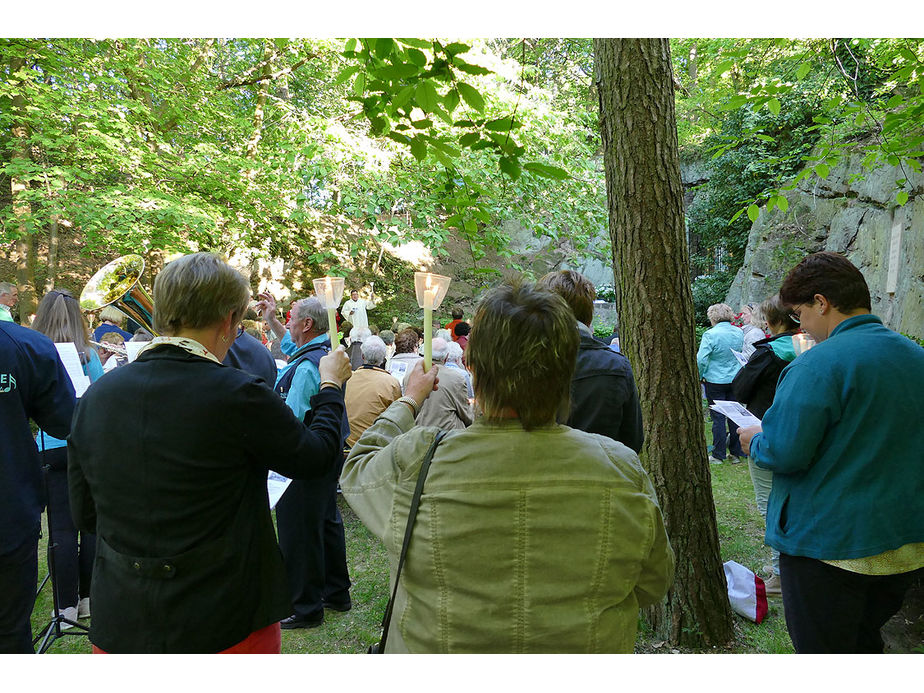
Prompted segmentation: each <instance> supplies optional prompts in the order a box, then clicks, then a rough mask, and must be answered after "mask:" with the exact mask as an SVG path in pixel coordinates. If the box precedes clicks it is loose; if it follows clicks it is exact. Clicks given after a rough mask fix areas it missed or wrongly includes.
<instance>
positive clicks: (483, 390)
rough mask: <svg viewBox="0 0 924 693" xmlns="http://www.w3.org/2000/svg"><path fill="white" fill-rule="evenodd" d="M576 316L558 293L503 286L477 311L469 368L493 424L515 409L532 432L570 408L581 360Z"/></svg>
mask: <svg viewBox="0 0 924 693" xmlns="http://www.w3.org/2000/svg"><path fill="white" fill-rule="evenodd" d="M579 340H580V338H579V335H578V331H577V330H576V329H575V326H574V313H573V312H572V310H571V308H569V307H568V304H567V303H566V302H565V299H564V298H562V297H561V296H559V295H558V294H557V293H554V292H552V291H549V290H547V289H545V288H543V287H539V286H534V285H531V284H520V283H512V284H503V285H501V286H499V287H497V288H495V289H492V290H491V291H490V292H488V294H487V295H486V296H485V297H484V298H483V299H482V300H481V302H480V303H479V304H478V307H477V308H476V309H475V317H474V318H473V320H472V333H471V338H470V341H469V343H468V349H467V350H466V363H467V365H468V366H469V368H470V369H471V371H472V375H473V385H474V388H475V396H476V398H477V399H478V401H479V403H480V404H481V408H482V410H483V411H484V414H485V417H486V418H487V419H488V420H491V419H495V420H496V419H498V418H499V414H500V412H502V411H503V410H504V409H506V408H508V407H509V408H510V409H513V410H514V411H515V412H516V414H517V416H518V417H519V419H520V423H521V424H522V426H523V428H525V429H526V430H527V431H528V430H530V429H532V428H536V427H537V426H545V425H548V424H551V423H554V422H555V417H556V414H558V412H559V411H560V410H561V409H563V408H566V407H567V406H568V403H569V397H570V391H571V377H572V375H573V374H574V364H575V361H576V359H577V351H578V343H579Z"/></svg>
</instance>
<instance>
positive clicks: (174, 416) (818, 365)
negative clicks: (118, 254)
mask: <svg viewBox="0 0 924 693" xmlns="http://www.w3.org/2000/svg"><path fill="white" fill-rule="evenodd" d="M369 289H370V290H369V292H368V298H361V297H360V291H359V290H352V291H351V292H350V297H349V298H348V299H347V300H346V301H345V302H344V303H343V306H342V307H341V309H340V310H339V311H338V316H337V318H338V324H337V325H330V324H328V312H327V310H326V309H325V308H324V307H323V306H322V304H321V302H320V301H319V300H318V299H317V298H315V297H310V296H309V297H307V298H302V299H297V300H293V301H291V302H290V303H289V304H288V309H287V310H285V311H284V313H285V314H284V315H283V312H282V311H280V309H279V306H278V304H277V300H276V298H275V297H274V296H273V295H272V294H270V293H269V292H264V293H261V294H260V295H259V296H258V297H257V298H256V299H253V298H252V297H251V295H250V290H249V286H248V283H247V281H246V279H245V278H244V277H243V275H241V274H240V273H238V272H237V271H236V270H234V269H232V268H231V267H230V266H228V265H227V264H226V263H225V262H224V261H223V260H222V259H220V258H219V257H218V256H216V255H213V254H209V253H196V254H192V255H188V256H185V257H182V258H179V259H177V260H174V261H172V262H170V263H168V264H167V265H166V266H165V268H164V269H163V270H162V271H161V272H160V273H159V274H158V275H157V277H156V278H155V282H154V290H153V297H154V310H153V316H152V325H151V326H149V327H151V329H150V330H148V329H146V328H145V327H144V326H139V325H133V324H127V323H126V321H125V317H124V316H123V315H122V314H121V313H120V312H119V311H117V310H114V309H111V308H110V309H104V310H103V311H102V312H101V313H100V315H99V316H98V319H99V324H98V325H97V326H96V328H95V329H94V330H93V332H92V333H91V332H90V329H89V327H90V326H89V323H88V320H87V317H86V315H84V314H83V313H82V312H81V310H80V307H79V303H78V301H77V300H76V299H75V298H74V296H72V295H71V294H70V293H69V292H67V291H63V290H55V291H51V292H49V293H48V294H47V295H46V296H45V297H44V298H43V299H42V301H41V302H40V304H39V306H38V308H37V310H36V316H35V320H34V322H33V324H32V329H27V328H24V327H20V326H19V325H15V324H13V323H12V322H11V320H7V319H6V318H5V317H4V316H5V315H8V314H9V312H10V311H9V308H11V307H14V306H15V305H16V298H17V296H16V294H17V292H16V287H15V285H11V284H5V283H0V320H2V321H0V355H2V357H3V360H2V361H0V363H2V366H0V413H2V416H3V419H4V421H9V422H10V429H9V430H10V432H11V435H10V436H4V440H3V443H2V447H0V474H2V481H3V484H2V486H0V594H2V596H0V652H31V651H32V644H31V633H30V626H29V617H30V615H31V611H32V608H33V604H34V601H35V584H36V579H37V540H38V534H39V526H40V523H39V519H40V513H41V511H42V507H43V506H44V505H47V508H48V521H49V523H50V524H51V525H52V526H53V527H54V531H55V537H56V548H55V551H56V554H55V558H56V566H57V567H56V570H55V574H54V575H53V576H52V577H53V582H54V585H53V588H54V590H55V595H56V602H57V603H58V604H59V606H60V609H61V612H62V615H63V617H64V627H67V626H68V625H71V624H74V623H76V622H77V621H78V620H79V619H86V618H89V617H90V615H91V606H92V618H91V620H90V623H91V630H90V639H91V641H92V643H93V649H94V652H100V653H103V652H112V653H117V652H165V653H166V652H237V653H243V652H264V653H272V652H279V651H280V646H281V630H283V629H286V630H288V629H303V628H315V627H318V626H320V625H322V624H323V623H324V619H325V612H326V611H328V610H333V611H340V612H343V611H349V610H350V609H351V608H352V606H353V602H352V596H351V587H352V584H351V581H350V572H349V561H348V555H347V546H346V538H345V533H344V527H343V521H342V517H341V515H340V510H339V507H338V492H342V495H343V498H344V499H345V501H346V502H347V503H349V505H350V506H351V507H352V508H353V510H354V511H355V512H356V514H357V515H358V516H359V518H360V519H361V520H362V522H363V523H364V524H365V525H366V527H367V528H368V529H369V530H370V531H371V532H372V533H373V534H374V535H376V536H377V537H378V538H379V539H381V541H382V542H383V544H384V546H385V548H386V550H387V552H388V556H389V566H390V581H391V583H392V587H393V588H395V590H396V591H395V596H394V603H393V614H394V619H393V620H392V621H391V625H390V628H389V630H388V633H387V647H386V648H385V651H386V652H442V653H450V652H631V651H632V650H633V646H634V642H635V638H636V628H637V620H638V610H639V608H640V607H644V606H647V605H650V604H654V603H656V602H658V601H659V600H660V599H662V598H663V597H664V595H665V594H666V593H667V591H668V589H669V588H670V586H671V584H672V581H673V574H674V561H675V557H674V553H673V551H672V549H671V545H670V541H669V537H668V534H667V530H666V529H665V525H664V521H663V518H662V515H661V510H660V505H659V501H658V498H657V495H656V493H655V490H654V487H653V485H652V482H651V480H650V479H649V477H648V475H647V473H646V472H645V470H644V468H643V466H642V464H641V462H640V460H639V457H638V454H639V453H640V452H641V451H642V448H643V444H644V442H645V437H644V422H643V420H642V409H641V406H640V402H639V394H638V389H637V387H636V384H635V376H634V372H633V367H632V365H630V362H629V360H628V358H627V357H626V356H625V355H624V354H622V353H620V352H619V347H618V335H617V333H615V332H614V334H613V336H612V339H607V340H601V339H598V338H597V337H595V336H594V332H593V330H592V327H591V325H592V322H593V314H594V300H595V298H596V293H595V289H594V286H593V284H592V283H591V282H590V281H589V280H588V279H587V278H586V277H584V276H582V275H581V274H579V273H577V272H574V271H570V270H561V271H557V272H552V273H549V274H547V275H546V276H544V277H542V278H541V279H539V280H538V281H536V282H526V281H520V282H508V283H504V284H502V285H500V286H497V287H495V288H493V289H491V290H489V291H488V292H487V293H486V294H485V295H484V296H483V297H482V299H481V300H480V302H479V303H478V305H477V307H476V308H475V311H474V314H473V315H472V318H471V320H470V321H467V320H465V313H464V310H463V309H462V307H461V306H452V307H451V309H450V315H451V320H449V321H448V322H447V323H446V324H445V325H443V326H440V325H434V337H433V339H432V342H431V343H430V344H429V345H425V344H424V343H423V340H424V336H423V335H424V330H423V329H422V328H420V327H416V326H412V325H410V324H408V323H401V322H397V321H396V320H395V321H393V323H392V325H390V327H389V329H382V330H380V329H379V328H378V326H376V325H375V324H374V323H371V322H370V320H369V312H374V311H375V309H376V307H377V305H378V303H379V302H378V300H377V298H376V296H375V294H374V287H373V286H371V285H370V287H369ZM864 292H865V293H864ZM193 297H194V300H193ZM4 308H6V310H4ZM708 317H709V320H710V322H711V323H712V327H711V328H710V329H709V330H707V331H706V332H705V334H704V335H703V337H702V340H701V344H700V347H699V350H698V353H697V364H698V367H699V374H700V377H701V380H702V384H703V393H704V397H705V399H706V400H707V401H708V402H709V404H712V403H714V402H715V401H717V400H734V401H738V402H741V403H742V404H743V405H745V406H746V407H747V408H748V409H749V410H750V411H751V412H752V413H753V414H754V415H755V416H757V417H758V418H759V419H761V420H762V424H761V426H760V427H756V428H748V429H739V428H738V427H737V425H735V424H734V423H733V422H732V421H730V420H726V419H725V417H724V416H722V415H721V414H719V413H718V412H715V411H711V412H710V413H711V415H712V441H713V443H712V448H711V450H710V454H709V462H710V463H712V464H722V463H723V461H724V460H725V459H726V453H727V454H728V457H729V459H730V460H731V462H732V463H733V464H737V463H739V462H743V461H745V460H746V461H747V464H748V467H749V470H750V474H751V479H752V482H753V485H754V491H755V499H756V503H757V507H758V509H759V511H760V513H761V514H762V515H763V516H764V517H765V519H766V525H767V531H766V536H767V543H768V545H769V546H770V547H771V552H772V553H771V554H770V561H771V565H770V566H769V568H770V569H769V570H768V571H766V572H768V573H769V576H768V578H767V579H766V583H765V585H766V592H767V594H768V595H769V596H780V595H781V596H782V599H783V604H784V611H785V616H786V622H787V626H788V628H789V631H790V634H791V636H792V640H793V643H794V645H795V648H796V650H797V651H799V652H847V651H864V652H866V651H881V650H882V641H881V639H878V640H877V638H878V637H879V636H878V629H879V627H881V625H882V624H883V623H884V622H885V620H887V619H888V618H889V617H890V616H891V615H892V614H894V613H895V611H897V610H898V608H899V607H900V605H901V599H902V595H903V594H904V590H905V589H906V588H907V587H908V585H909V584H910V583H911V581H912V580H913V579H915V577H917V576H920V575H921V574H922V571H924V530H922V523H921V521H920V519H919V517H920V511H921V510H922V508H921V505H922V501H921V498H924V493H922V492H924V464H922V463H924V459H922V446H921V438H920V434H919V433H917V430H916V428H915V427H914V426H913V425H906V424H905V422H904V421H903V419H902V417H901V416H900V415H899V414H898V413H897V410H896V407H897V406H899V404H898V403H901V406H909V403H913V402H918V403H920V398H921V394H920V393H921V392H924V351H922V350H921V349H920V348H919V347H917V346H916V345H914V344H913V343H912V342H911V341H910V340H908V339H906V338H904V337H901V336H900V335H896V334H895V333H894V332H891V331H890V330H888V329H886V328H885V327H883V326H882V324H881V321H880V320H879V319H878V318H876V317H875V316H873V315H872V314H871V313H870V300H869V291H868V288H867V287H866V284H865V281H864V280H863V277H862V275H861V274H860V272H859V271H858V270H857V269H856V268H855V267H853V266H852V265H851V264H850V263H849V262H848V261H847V260H845V259H844V258H842V257H841V256H837V255H834V254H832V253H817V254H815V255H812V256H809V257H808V258H806V259H805V260H804V261H803V262H802V263H800V264H799V265H798V266H797V267H796V268H794V269H793V270H792V272H790V274H789V275H788V276H787V278H786V280H785V281H784V283H783V285H782V287H781V290H780V292H779V294H777V295H773V296H771V297H768V298H767V300H765V301H764V302H762V303H761V304H760V305H757V304H754V303H749V304H747V305H745V306H742V308H741V311H740V312H739V314H738V315H737V316H736V315H735V313H734V311H733V310H732V308H731V307H729V306H727V305H725V304H716V305H713V306H710V307H709V310H708ZM736 322H737V323H740V326H738V325H736V324H735V323H736ZM126 328H127V329H126ZM332 329H333V330H334V331H338V332H340V333H341V343H342V346H340V347H339V348H337V349H333V350H332V349H331V341H330V336H329V335H330V333H331V330H332ZM800 329H801V330H803V331H804V332H805V333H807V334H808V335H810V336H811V337H812V338H814V340H815V341H816V342H817V346H816V347H815V348H813V349H811V350H810V351H807V352H805V353H804V354H802V355H801V356H799V357H798V358H797V349H796V348H795V345H794V341H793V340H794V337H795V336H796V335H797V334H798V333H799V331H800ZM152 333H156V335H157V336H154V334H152ZM91 337H92V338H91ZM129 341H136V342H137V341H143V342H145V344H144V345H143V346H141V348H140V350H139V351H138V352H137V356H135V358H134V360H133V361H132V362H131V363H128V357H127V354H126V350H125V344H126V342H129ZM611 341H615V343H614V344H610V343H609V342H611ZM55 342H71V343H73V344H74V345H75V347H76V349H77V352H78V355H79V357H80V361H81V366H82V368H83V371H84V374H85V375H86V376H87V377H89V379H90V381H91V383H92V384H91V386H90V387H89V388H88V389H87V391H86V393H85V394H84V395H83V396H82V397H80V398H79V399H78V398H76V397H75V391H74V387H73V385H72V383H71V380H70V378H69V377H68V375H67V373H66V372H65V371H64V368H63V366H62V364H61V360H60V358H59V357H58V354H57V352H56V350H55V347H54V343H55ZM425 347H429V349H430V352H431V355H432V364H433V365H432V367H430V368H429V369H427V368H426V367H425V365H424V358H423V353H424V351H425ZM7 364H9V365H7ZM896 364H901V367H900V368H896V367H895V366H896ZM641 367H644V364H641ZM30 420H31V421H34V422H35V424H37V425H38V427H39V430H38V433H37V434H35V435H33V433H32V432H31V431H30V427H29V422H30ZM438 433H439V435H437V434H438ZM431 465H432V467H431ZM43 467H44V469H45V472H44V473H45V474H46V478H45V479H44V480H43V479H42V473H43V472H42V468H43ZM427 470H429V471H427ZM270 473H275V474H277V475H281V476H282V477H284V478H285V479H286V482H287V484H288V485H287V487H286V489H285V491H284V493H283V494H282V496H281V498H279V500H278V502H277V503H276V505H275V520H276V523H275V528H274V524H273V515H272V512H271V507H270V504H269V501H268V494H267V476H268V474H270ZM424 475H425V476H424ZM45 486H47V489H48V490H47V497H46V494H45V491H44V490H43V489H44V487H45ZM418 503H419V505H418ZM412 507H413V508H414V510H413V511H412ZM418 508H419V512H417V509H418ZM415 515H416V516H415ZM410 517H413V518H414V519H413V521H412V524H411V528H410V530H408V531H409V532H410V534H409V536H410V537H411V538H412V540H411V542H410V544H409V545H406V544H405V532H406V529H407V526H408V523H409V518H410ZM404 550H406V551H407V552H408V560H407V563H406V565H405V564H404V559H403V552H404ZM399 564H401V565H404V568H403V569H402V571H401V574H400V579H397V573H398V570H399V568H398V566H399ZM831 609H836V610H837V614H836V616H835V615H833V614H832V613H830V610H831ZM877 648H878V649H877Z"/></svg>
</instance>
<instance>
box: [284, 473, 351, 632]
mask: <svg viewBox="0 0 924 693" xmlns="http://www.w3.org/2000/svg"><path fill="white" fill-rule="evenodd" d="M339 478H340V468H339V466H338V468H337V469H336V470H335V472H334V473H332V474H330V475H328V476H327V477H324V478H323V479H312V480H300V479H294V480H293V481H292V483H291V484H290V485H289V488H288V489H286V492H285V493H284V494H283V496H282V498H280V499H279V503H277V504H276V526H277V529H278V532H279V548H280V549H282V558H283V561H284V562H285V567H286V574H287V575H288V578H289V586H290V589H291V593H292V603H293V606H294V609H293V614H294V615H295V616H298V617H301V618H310V617H316V616H318V615H319V614H323V613H324V602H332V603H336V604H345V603H347V602H349V601H350V575H349V571H348V569H347V562H346V538H345V536H344V533H343V518H342V517H341V516H340V509H339V508H338V507H337V480H338V479H339Z"/></svg>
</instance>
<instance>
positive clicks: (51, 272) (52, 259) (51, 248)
mask: <svg viewBox="0 0 924 693" xmlns="http://www.w3.org/2000/svg"><path fill="white" fill-rule="evenodd" d="M57 277H58V215H57V214H52V216H51V226H50V227H49V229H48V274H47V276H46V277H45V293H46V294H47V293H48V292H49V291H51V290H52V289H54V288H55V281H56V280H57Z"/></svg>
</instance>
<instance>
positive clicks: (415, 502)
mask: <svg viewBox="0 0 924 693" xmlns="http://www.w3.org/2000/svg"><path fill="white" fill-rule="evenodd" d="M447 433H448V431H439V432H438V433H437V434H436V437H435V438H434V439H433V443H432V444H431V445H430V449H429V450H427V456H426V457H425V458H424V461H423V464H421V465H420V473H419V474H418V475H417V488H415V489H414V497H413V498H412V499H411V508H410V510H409V511H408V515H407V528H406V529H405V530H404V544H403V545H402V546H401V555H400V556H399V557H398V571H397V572H396V573H395V586H394V588H393V589H392V591H391V598H390V599H389V600H388V606H386V607H385V617H384V618H383V619H382V639H381V640H380V641H379V646H378V650H377V651H376V654H384V653H385V641H386V640H387V639H388V626H389V625H390V624H391V612H392V610H393V609H394V606H395V595H396V594H398V581H399V580H400V579H401V568H402V567H403V566H404V559H405V557H406V556H407V547H408V545H409V544H410V543H411V533H412V532H413V531H414V520H415V519H416V518H417V507H418V506H419V505H420V495H421V493H422V492H423V487H424V481H426V479H427V472H428V471H430V462H431V461H432V460H433V454H434V453H435V452H436V446H437V445H439V444H440V441H441V440H442V439H443V438H444V437H445V436H446V434H447Z"/></svg>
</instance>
